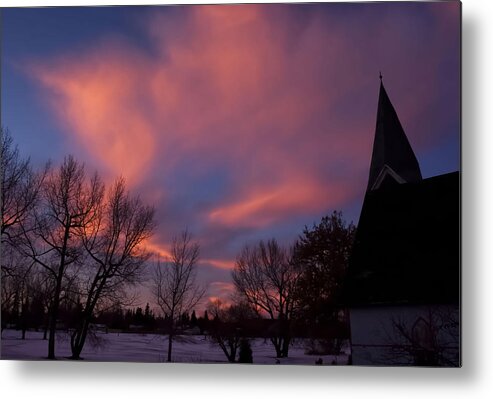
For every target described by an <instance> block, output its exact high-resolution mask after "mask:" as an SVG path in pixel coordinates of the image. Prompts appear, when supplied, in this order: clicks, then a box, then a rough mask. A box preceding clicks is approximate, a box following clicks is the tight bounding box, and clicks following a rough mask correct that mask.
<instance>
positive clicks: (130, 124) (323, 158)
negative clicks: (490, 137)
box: [2, 3, 460, 301]
mask: <svg viewBox="0 0 493 399" xmlns="http://www.w3.org/2000/svg"><path fill="white" fill-rule="evenodd" d="M444 9H447V12H441V11H442V10H444ZM130 11H131V12H130ZM349 11H350V12H349ZM439 11H440V12H438V8H437V6H436V4H433V3H427V4H426V5H420V6H419V7H417V6H415V5H413V4H412V3H409V4H402V5H400V4H399V3H388V4H385V3H382V4H380V3H376V4H372V6H371V7H368V6H367V5H363V4H344V5H341V4H338V5H336V4H334V5H323V4H321V5H315V4H314V5H296V6H295V5H238V6H231V5H230V6H191V7H179V6H178V7H159V8H155V9H152V11H151V10H150V9H149V8H142V9H141V8H135V9H133V10H131V9H130V8H126V7H122V8H118V7H117V8H113V10H109V9H106V8H104V7H102V8H101V9H100V11H99V12H100V13H101V14H102V15H103V14H104V15H109V13H110V12H113V13H114V15H115V16H116V17H115V19H114V20H112V22H111V23H107V24H104V23H102V22H101V21H99V20H98V21H99V22H98V21H95V22H94V24H92V23H91V21H87V22H82V21H81V20H82V19H83V18H84V16H81V17H79V16H78V14H76V11H74V10H69V9H66V10H63V11H60V10H57V11H56V13H58V14H56V18H62V20H63V21H64V22H63V23H66V24H70V23H74V24H76V26H79V25H80V26H85V29H82V28H81V32H79V33H73V32H72V33H70V34H69V35H68V36H66V37H65V36H63V35H64V33H63V31H57V29H56V27H52V28H50V29H53V31H52V32H51V35H47V36H46V37H56V38H57V40H55V41H53V43H52V42H48V41H47V42H42V43H41V44H40V43H39V42H38V41H39V40H42V39H40V38H39V37H42V35H41V36H39V37H38V38H36V39H35V40H36V41H35V42H33V43H32V44H30V43H28V41H27V40H26V39H25V38H23V35H22V33H19V32H20V30H22V29H24V30H29V29H32V34H31V36H30V37H37V36H38V35H37V34H36V29H40V30H42V29H48V28H42V27H41V24H44V25H47V26H49V25H50V21H52V20H53V18H55V14H50V13H55V11H52V10H50V9H43V10H38V14H37V15H38V17H36V18H34V17H33V18H32V20H33V21H35V22H33V23H31V25H30V26H24V25H22V26H20V27H19V24H20V22H19V21H20V17H19V18H16V17H18V15H20V11H18V10H17V11H15V10H12V11H9V10H5V15H6V16H9V18H5V21H6V24H5V27H4V31H5V35H6V37H7V38H9V43H10V44H9V46H7V47H5V49H4V57H3V59H2V71H3V75H2V83H5V84H4V87H5V89H4V90H5V92H4V93H3V95H5V98H6V100H5V101H3V102H2V117H3V120H2V124H3V125H4V126H6V127H8V128H9V129H10V131H11V132H12V135H13V137H14V138H15V140H16V142H17V143H18V144H19V148H20V150H21V151H22V152H23V154H26V155H28V156H31V155H33V159H34V160H35V161H38V162H39V164H41V161H42V160H47V159H48V158H51V159H52V160H53V161H54V162H55V163H56V162H59V161H60V160H61V159H62V158H63V156H64V155H66V154H69V153H70V154H74V155H75V156H76V157H77V158H78V159H80V160H82V161H84V162H85V163H86V165H87V166H88V167H89V168H90V169H95V170H98V171H99V172H100V173H101V175H102V177H103V179H104V180H105V182H107V183H108V184H109V183H110V182H112V181H113V180H114V179H115V178H117V177H119V176H124V177H125V178H126V180H127V182H128V185H129V187H130V189H131V190H132V192H133V193H136V194H138V195H139V196H140V198H141V199H142V200H143V201H144V202H146V203H149V204H151V205H153V206H154V207H155V209H156V219H157V222H158V227H157V229H156V232H155V235H154V236H153V238H152V239H151V240H150V241H149V242H147V243H146V247H147V248H148V249H149V250H151V251H153V252H154V253H156V254H158V255H159V256H160V257H162V258H167V257H168V256H169V248H170V247H169V245H170V241H171V238H172V237H173V236H174V235H176V234H179V233H180V231H182V230H184V229H188V230H189V231H190V232H191V234H192V235H193V237H194V238H195V239H196V240H197V241H198V243H199V244H200V248H201V261H200V262H201V266H200V267H201V270H202V271H200V272H199V275H200V276H199V277H200V278H201V281H203V282H204V283H206V284H208V285H209V291H208V298H209V299H212V298H221V299H222V300H224V301H228V298H229V296H230V294H231V293H232V292H233V285H232V282H231V278H230V271H231V269H232V268H233V267H234V262H235V259H236V256H237V254H238V252H239V250H240V249H241V247H242V246H243V245H245V244H248V243H251V242H253V241H256V240H259V239H269V238H272V237H276V238H278V239H279V241H280V242H282V243H283V244H284V245H290V244H292V243H293V241H294V240H295V239H296V237H297V236H298V235H299V234H301V232H302V230H303V227H304V226H305V225H312V224H313V223H314V222H316V221H318V220H320V218H321V217H322V216H324V215H326V214H328V213H330V212H332V211H333V210H342V211H343V212H344V217H345V218H347V219H348V221H349V220H352V221H354V222H357V218H358V216H359V211H360V207H361V203H362V198H363V194H364V189H365V184H366V182H367V178H368V166H369V162H370V156H371V148H372V144H373V133H374V126H375V119H376V106H377V95H378V85H379V80H378V73H379V71H382V73H383V75H384V79H385V82H386V86H387V87H388V90H389V93H390V94H391V97H392V99H393V103H394V104H395V106H396V108H397V109H398V113H399V116H400V120H401V122H402V124H403V126H404V129H405V130H406V133H407V135H408V137H409V139H410V141H411V144H412V145H413V148H415V150H416V153H417V157H418V159H419V161H420V163H421V165H422V170H423V174H424V175H426V176H427V177H428V176H432V175H435V174H438V173H443V172H446V171H450V170H455V169H457V168H458V165H459V119H458V117H457V120H453V119H451V118H450V117H449V116H450V115H459V106H460V103H459V91H460V87H459V83H458V82H459V79H458V77H459V67H460V63H459V58H458V57H456V55H457V54H458V51H457V46H458V43H459V31H458V29H457V25H456V24H450V23H449V22H450V21H452V20H454V21H455V20H456V19H457V18H458V13H459V7H457V6H456V4H455V3H450V4H449V5H447V6H440V7H439ZM10 14H11V15H10ZM44 17H46V21H45V20H44ZM79 18H80V19H81V20H79ZM26 20H29V18H28V19H26ZM90 29H94V32H90V31H89V30H90ZM382 31H385V34H382ZM373 37H375V38H376V37H378V38H379V39H378V40H368V38H373ZM36 46H37V47H36ZM43 46H44V47H43ZM397 50H398V51H397ZM396 54H398V55H397V56H396ZM431 88H432V89H431ZM19 93H21V94H19ZM10 98H15V100H9V99H10ZM21 100H22V102H21ZM19 104H22V106H21V105H19ZM29 107H30V108H31V109H32V111H31V112H32V115H33V116H32V118H31V119H32V120H31V121H26V120H25V116H24V108H26V109H27V108H29ZM37 127H39V130H36V129H35V128H37Z"/></svg>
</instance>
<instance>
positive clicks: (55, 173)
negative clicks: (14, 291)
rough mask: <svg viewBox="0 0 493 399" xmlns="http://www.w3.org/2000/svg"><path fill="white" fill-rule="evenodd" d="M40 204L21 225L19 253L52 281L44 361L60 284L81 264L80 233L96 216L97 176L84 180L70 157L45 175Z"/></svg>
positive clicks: (51, 342)
mask: <svg viewBox="0 0 493 399" xmlns="http://www.w3.org/2000/svg"><path fill="white" fill-rule="evenodd" d="M41 188H42V190H41V193H42V198H41V204H40V205H39V206H38V207H36V208H35V211H34V212H33V215H32V217H31V218H30V219H29V220H27V221H25V222H24V223H21V226H22V229H23V239H22V241H20V242H19V243H18V245H17V247H18V249H19V250H21V252H22V253H23V254H24V255H25V256H27V257H29V258H30V259H32V260H33V261H34V262H35V263H36V264H37V265H39V266H41V267H43V268H44V269H45V270H47V271H48V272H49V273H50V275H51V278H52V279H53V281H54V291H53V298H52V301H51V307H50V317H49V341H48V358H49V359H54V358H55V333H56V327H57V319H58V314H59V307H60V300H61V298H62V297H63V296H64V295H65V292H62V290H63V288H64V280H65V279H68V284H67V285H66V287H70V286H71V285H72V284H71V282H72V281H74V280H75V276H76V273H72V274H69V273H68V271H69V270H68V268H69V267H70V266H72V265H75V266H80V265H81V264H83V258H84V255H85V254H84V251H83V246H82V239H81V231H84V230H85V229H86V228H88V226H89V225H90V224H91V223H92V222H93V220H94V218H96V217H97V215H98V209H99V207H100V204H101V201H102V198H103V191H104V190H103V189H104V187H103V184H102V182H101V180H100V179H99V177H98V176H97V174H95V175H94V176H93V177H92V178H91V179H88V178H87V176H86V173H85V170H84V165H83V164H80V163H78V162H77V161H76V160H75V159H74V158H73V157H72V156H68V157H66V158H65V159H64V161H63V163H62V165H61V166H60V167H59V168H58V169H57V170H52V171H50V172H49V173H48V175H47V176H46V178H45V179H44V182H43V184H42V187H41Z"/></svg>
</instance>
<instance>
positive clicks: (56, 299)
mask: <svg viewBox="0 0 493 399" xmlns="http://www.w3.org/2000/svg"><path fill="white" fill-rule="evenodd" d="M62 277H63V274H62V273H59V275H58V276H57V282H56V287H55V294H54V296H53V304H52V306H51V314H50V321H49V326H48V330H49V336H48V359H52V360H53V359H55V334H56V321H57V318H58V308H59V306H60V292H61V289H62Z"/></svg>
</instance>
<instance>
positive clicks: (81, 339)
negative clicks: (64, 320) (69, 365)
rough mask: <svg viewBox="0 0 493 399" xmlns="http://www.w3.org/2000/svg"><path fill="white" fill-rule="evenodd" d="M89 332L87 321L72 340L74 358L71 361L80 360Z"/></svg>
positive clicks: (71, 346)
mask: <svg viewBox="0 0 493 399" xmlns="http://www.w3.org/2000/svg"><path fill="white" fill-rule="evenodd" d="M88 332H89V320H87V319H85V320H83V321H82V323H81V325H80V327H79V328H77V330H76V331H74V333H73V335H72V339H71V340H70V349H71V351H72V356H71V357H70V358H71V359H75V360H78V359H80V354H81V352H82V349H83V348H84V344H85V342H86V338H87V333H88Z"/></svg>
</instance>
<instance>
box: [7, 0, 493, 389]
mask: <svg viewBox="0 0 493 399" xmlns="http://www.w3.org/2000/svg"><path fill="white" fill-rule="evenodd" d="M196 2H197V1H180V3H181V4H186V3H187V4H191V3H196ZM198 2H199V3H201V2H200V1H198ZM222 2H224V1H214V3H222ZM243 2H245V3H246V2H251V1H243ZM137 3H139V2H137V1H122V0H120V1H110V0H107V1H73V0H63V1H39V0H38V1H23V0H2V4H1V5H2V7H5V6H40V5H45V6H47V5H94V4H96V5H110V4H137ZM140 3H141V4H163V3H166V2H165V1H152V0H147V1H143V2H140ZM491 4H493V2H491V0H489V1H488V0H485V1H481V0H464V1H463V135H462V138H463V143H462V150H463V365H464V366H463V368H462V369H445V370H444V369H439V370H434V369H407V368H362V367H352V368H343V367H335V368H331V367H306V366H305V367H296V366H290V367H278V366H277V367H276V366H255V367H251V366H250V367H248V366H230V365H166V364H163V365H161V364H129V363H69V362H47V361H45V362H14V361H1V362H0V394H1V395H2V397H8V398H11V397H15V398H23V397H26V398H27V397H29V398H40V397H50V398H54V397H59V396H60V397H62V396H63V397H70V398H74V399H76V398H88V397H103V398H104V397H109V398H120V397H122V398H136V399H140V398H142V399H147V398H161V397H162V398H175V397H191V398H197V399H202V398H222V397H225V398H234V399H236V398H259V399H260V398H271V397H272V398H283V399H284V398H302V399H304V398H307V399H308V398H310V399H311V398H325V397H333V398H340V397H347V398H352V397H364V398H368V399H371V398H378V399H385V398H392V399H394V398H396V397H397V398H403V399H405V398H413V399H415V398H416V397H423V398H428V397H430V398H431V397H433V398H435V397H439V398H441V397H446V398H461V399H463V398H464V397H467V398H482V397H489V395H491V392H492V391H493V389H492V388H493V384H492V381H493V377H492V376H493V373H492V370H493V368H492V366H491V364H492V362H493V352H492V340H493V329H492V325H493V321H492V320H493V298H492V292H493V287H492V285H493V262H492V259H491V250H490V248H491V247H492V244H493V232H492V228H491V226H493V219H492V210H493V196H492V193H493V190H492V188H491V182H492V176H493V173H492V172H493V156H492V152H493V129H491V122H490V121H491V119H492V112H491V110H492V107H493V105H492V101H493V100H491V98H492V96H491V93H493V86H492V74H493V72H492V71H493V62H492V61H493V52H492V51H491V48H492V47H491V46H492V43H493V23H492V21H491V16H492V15H493V13H492V12H491V11H492V9H493V7H492V6H491ZM488 122H490V123H488ZM487 126H488V127H489V128H490V129H487Z"/></svg>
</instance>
